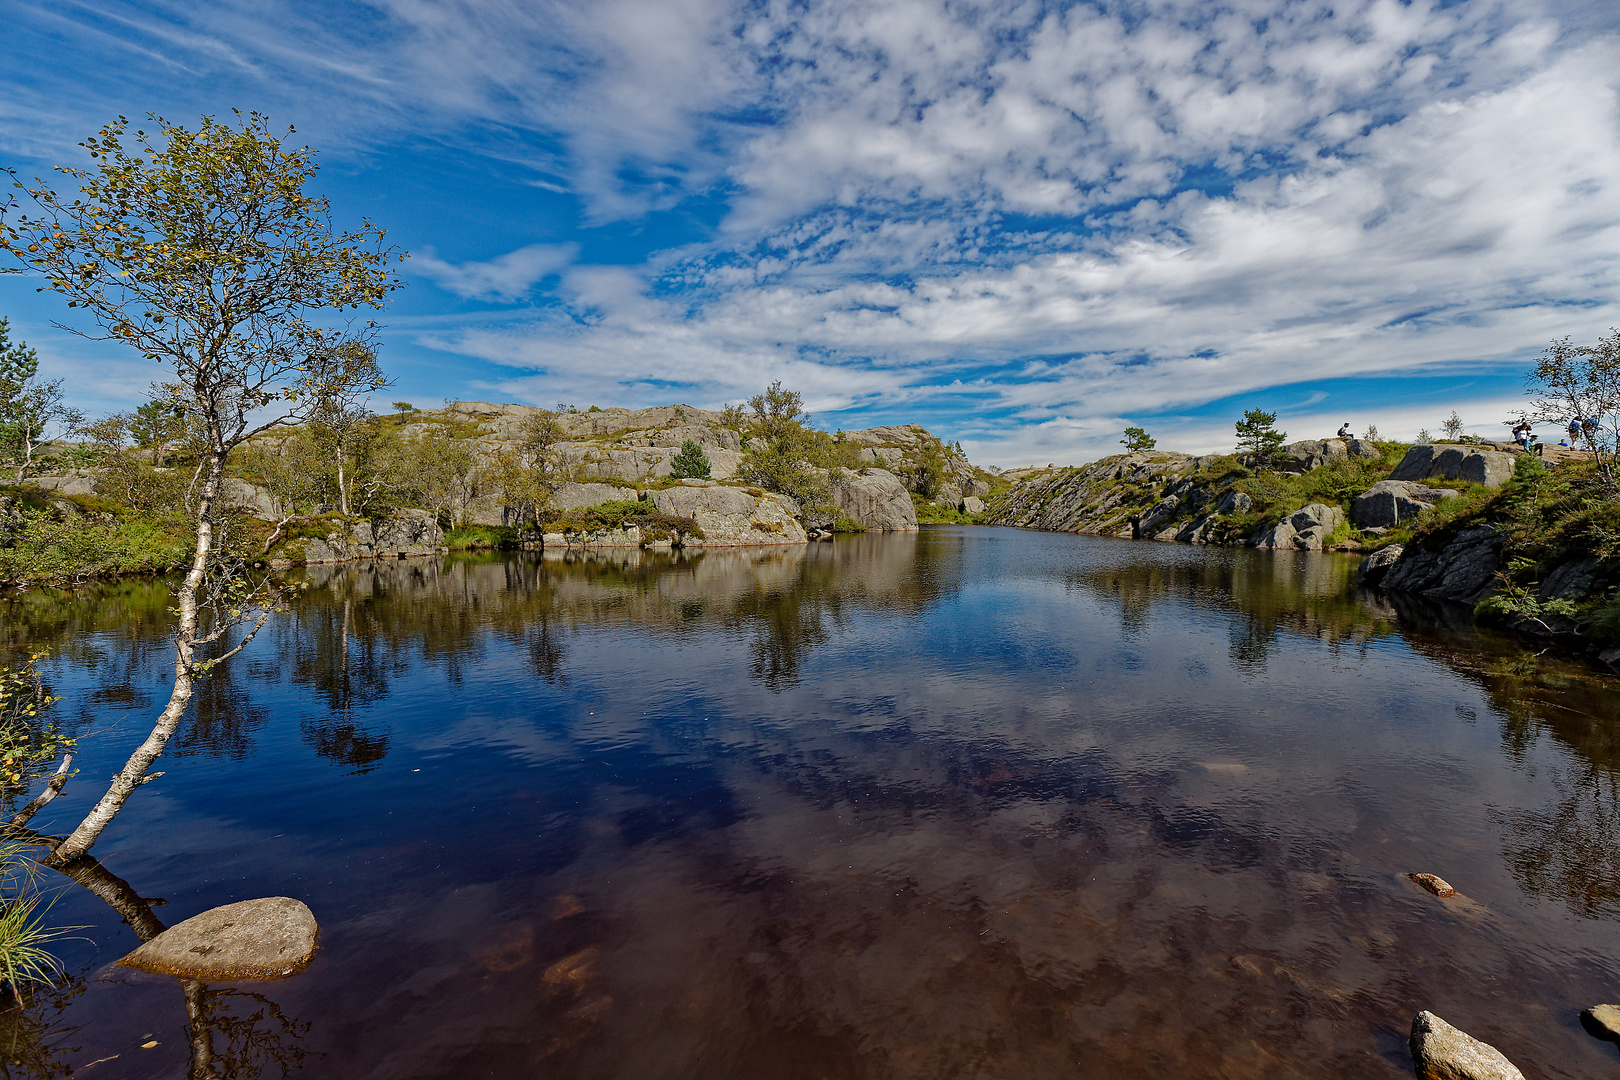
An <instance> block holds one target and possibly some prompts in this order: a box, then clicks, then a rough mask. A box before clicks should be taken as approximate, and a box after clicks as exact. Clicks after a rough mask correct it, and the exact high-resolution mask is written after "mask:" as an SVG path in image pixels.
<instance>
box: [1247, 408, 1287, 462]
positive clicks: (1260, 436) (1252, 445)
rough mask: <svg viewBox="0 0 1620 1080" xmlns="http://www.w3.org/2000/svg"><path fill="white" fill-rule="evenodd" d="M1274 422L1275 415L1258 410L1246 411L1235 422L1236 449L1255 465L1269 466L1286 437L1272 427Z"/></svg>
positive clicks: (1275, 420) (1275, 419)
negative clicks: (1247, 456) (1240, 418)
mask: <svg viewBox="0 0 1620 1080" xmlns="http://www.w3.org/2000/svg"><path fill="white" fill-rule="evenodd" d="M1276 422H1277V414H1276V413H1274V412H1264V411H1262V410H1260V409H1250V410H1248V411H1247V412H1245V413H1244V414H1243V419H1242V420H1239V421H1238V422H1237V436H1238V449H1239V450H1240V451H1242V452H1244V453H1246V454H1248V455H1249V457H1250V458H1251V459H1252V460H1253V462H1254V464H1256V465H1269V464H1271V459H1272V457H1273V456H1275V455H1276V453H1277V448H1278V447H1280V446H1282V444H1283V440H1284V439H1286V438H1287V437H1288V436H1287V435H1286V434H1284V433H1283V432H1281V431H1278V430H1277V429H1276V428H1275V427H1273V426H1272V425H1273V424H1275V423H1276Z"/></svg>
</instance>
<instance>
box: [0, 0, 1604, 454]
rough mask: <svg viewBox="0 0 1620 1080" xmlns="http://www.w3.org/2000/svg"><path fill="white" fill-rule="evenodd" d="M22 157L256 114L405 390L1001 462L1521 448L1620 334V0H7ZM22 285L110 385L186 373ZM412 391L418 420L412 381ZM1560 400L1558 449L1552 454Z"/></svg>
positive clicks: (90, 402)
mask: <svg viewBox="0 0 1620 1080" xmlns="http://www.w3.org/2000/svg"><path fill="white" fill-rule="evenodd" d="M0 23H3V24H4V26H5V37H6V41H7V48H6V53H7V63H6V65H5V67H4V68H3V69H0V164H4V165H5V166H7V167H9V168H11V169H13V170H14V171H15V172H16V173H17V174H18V175H19V176H20V177H22V178H24V179H32V178H33V177H35V176H47V175H49V171H50V170H51V168H52V167H53V166H57V165H83V164H85V163H86V161H87V159H86V156H85V153H84V151H83V150H82V149H81V148H80V147H79V146H78V145H77V144H78V143H79V142H80V141H81V140H82V139H84V138H85V137H86V136H88V135H91V134H92V133H94V132H95V131H97V130H98V129H99V128H100V127H101V126H102V125H103V124H105V123H107V122H108V121H110V120H112V119H113V118H115V117H117V116H119V115H125V116H129V117H131V118H132V119H134V120H139V119H141V118H143V117H145V116H147V115H148V114H159V115H162V116H164V117H166V118H168V119H169V120H171V121H175V122H180V123H189V124H195V122H196V121H197V119H198V118H199V117H200V116H202V115H204V114H211V115H220V114H225V115H228V114H229V111H230V110H231V109H233V108H234V109H241V110H243V111H249V110H258V111H260V112H263V113H266V114H268V115H269V116H270V118H271V119H272V121H273V122H275V123H276V124H278V125H283V126H292V127H294V128H295V129H296V135H295V136H294V137H293V138H294V139H295V140H296V141H297V142H299V143H302V144H307V145H309V146H311V147H313V148H315V149H316V150H317V151H318V152H319V161H320V164H321V172H320V174H319V176H318V177H317V180H316V181H315V184H314V188H315V189H316V190H318V191H320V192H321V193H323V194H326V195H328V196H329V197H330V198H331V200H332V203H333V206H334V209H335V211H336V213H337V216H338V219H339V221H340V223H342V224H345V225H351V224H357V223H358V222H359V221H360V220H361V219H362V218H367V217H369V218H370V219H372V220H373V221H375V222H376V223H378V224H379V225H381V226H383V227H385V228H387V229H388V230H389V233H388V237H389V240H390V241H392V242H393V243H396V244H398V245H399V246H401V247H403V248H405V249H406V250H408V251H409V252H410V255H411V257H410V259H409V260H408V261H407V263H406V264H405V265H404V267H403V273H404V276H405V279H406V282H407V287H406V288H404V289H403V290H401V291H400V292H399V293H398V294H396V298H395V300H394V301H393V303H392V304H391V305H390V306H389V308H388V309H387V311H386V312H385V313H384V315H383V316H382V317H381V318H382V321H383V322H384V323H385V324H386V326H387V329H386V330H385V332H384V336H383V346H382V352H381V356H382V360H383V363H384V365H385V367H386V368H387V369H388V370H389V371H390V373H392V374H393V375H394V376H396V377H397V379H398V385H397V386H396V387H395V388H394V389H393V390H392V391H391V392H390V394H389V395H388V397H389V398H390V400H406V401H411V402H413V403H415V404H416V405H417V406H418V407H427V406H434V405H437V404H439V403H441V402H443V401H447V400H486V401H488V400H494V401H520V402H525V403H529V404H537V405H545V406H555V405H557V404H571V405H575V406H578V407H580V408H585V407H587V406H589V405H592V404H594V405H600V406H603V407H608V406H628V407H639V406H647V405H654V404H666V403H670V402H677V401H678V402H683V403H687V404H691V405H696V406H700V407H710V408H713V407H718V406H720V405H721V404H723V403H726V402H736V401H741V400H744V399H746V398H747V397H749V396H751V395H752V394H755V393H757V392H759V391H760V390H761V389H763V388H764V386H765V385H766V384H767V383H769V382H771V381H773V380H778V379H779V380H781V381H782V383H783V384H784V385H785V386H787V387H789V388H793V389H797V390H799V391H800V392H801V393H803V395H804V397H805V401H806V404H807V406H808V407H809V409H810V410H811V412H812V413H813V414H814V416H815V422H816V423H817V424H818V426H824V427H826V428H828V429H834V428H859V427H867V426H871V425H874V424H880V423H910V422H917V423H923V424H926V425H927V426H928V427H929V428H930V429H931V430H933V431H934V432H935V433H936V434H938V435H940V436H941V437H943V438H945V439H947V440H960V441H961V442H962V444H963V446H964V448H965V449H966V450H967V452H968V455H969V457H970V458H972V459H973V460H974V461H975V462H976V463H979V464H982V465H991V464H993V465H999V466H1003V467H1012V466H1017V465H1028V464H1046V463H1048V462H1056V463H1059V464H1077V463H1080V462H1084V461H1088V460H1091V459H1094V458H1096V457H1100V456H1102V455H1104V454H1108V453H1114V452H1118V449H1119V447H1118V439H1119V437H1120V433H1121V431H1122V429H1123V428H1124V427H1126V426H1127V425H1140V426H1142V427H1145V428H1146V429H1147V430H1148V431H1149V432H1150V433H1152V434H1153V435H1154V436H1156V437H1157V438H1158V440H1159V445H1160V447H1161V448H1173V449H1181V450H1186V451H1190V452H1208V451H1215V450H1226V449H1230V448H1231V447H1232V445H1233V442H1234V435H1233V427H1232V424H1233V422H1234V421H1235V420H1236V419H1237V418H1238V417H1239V416H1241V414H1242V413H1243V412H1244V411H1245V410H1246V409H1251V408H1261V409H1265V410H1268V411H1274V412H1276V413H1277V414H1278V417H1279V419H1278V423H1277V426H1278V427H1280V428H1282V429H1283V430H1284V431H1286V432H1287V433H1288V435H1289V438H1290V439H1294V438H1308V437H1318V438H1320V437H1326V436H1329V435H1331V434H1332V433H1333V432H1334V431H1335V430H1337V428H1338V426H1339V424H1340V423H1342V422H1344V421H1349V422H1350V423H1351V425H1352V427H1354V428H1355V429H1356V430H1357V431H1358V432H1360V431H1363V430H1365V428H1366V427H1367V426H1368V425H1376V427H1377V429H1378V431H1379V432H1380V433H1381V435H1382V436H1383V437H1386V438H1407V439H1409V438H1413V437H1415V436H1416V434H1417V432H1418V431H1419V429H1421V428H1427V429H1429V430H1430V431H1433V432H1436V433H1438V431H1439V429H1440V422H1441V421H1442V420H1443V419H1444V418H1445V417H1446V416H1447V415H1449V414H1450V413H1451V412H1452V411H1453V410H1455V411H1456V412H1457V413H1458V414H1459V416H1461V417H1462V419H1463V420H1464V422H1465V423H1466V425H1467V428H1468V430H1470V431H1473V432H1475V433H1477V434H1482V435H1490V436H1493V437H1504V435H1505V433H1506V431H1507V428H1506V426H1505V425H1504V424H1503V423H1502V422H1503V421H1504V420H1506V419H1508V418H1509V417H1510V415H1512V413H1513V410H1515V409H1516V408H1519V407H1522V403H1523V402H1524V399H1525V376H1526V373H1527V371H1528V369H1529V367H1530V366H1531V364H1532V363H1533V360H1534V358H1535V356H1536V355H1537V354H1538V353H1539V352H1540V351H1541V350H1542V349H1543V348H1544V347H1545V346H1546V345H1547V344H1548V343H1549V342H1550V341H1551V340H1553V339H1555V338H1560V337H1563V336H1565V335H1569V336H1570V337H1572V338H1573V339H1575V340H1576V341H1577V342H1590V341H1594V340H1595V339H1596V338H1597V337H1598V335H1600V334H1602V333H1604V332H1605V331H1606V330H1607V329H1608V328H1610V327H1612V326H1616V325H1620V300H1617V285H1620V107H1617V91H1620V6H1616V5H1614V4H1613V3H1612V2H1610V0H1595V2H1583V0H1566V2H1562V3H1551V2H1545V3H1543V2H1537V0H1514V2H1500V0H1463V2H1457V3H1446V2H1425V0H1413V2H1409V3H1402V2H1399V0H1331V2H1330V0H1140V2H1111V0H1103V2H1090V3H1037V2H1024V0H999V2H995V3H977V2H973V0H943V2H942V0H860V2H856V0H793V2H784V0H749V2H728V0H590V2H585V0H572V2H567V3H562V2H555V0H436V2H435V0H376V2H373V3H354V2H346V0H325V2H321V3H314V2H304V3H292V2H285V0H242V2H234V0H229V2H228V0H185V2H174V3H162V2H147V3H124V2H119V0H102V2H98V3H95V4H87V3H76V2H74V0H6V2H5V5H4V9H3V12H0ZM38 286H39V283H38V282H37V281H34V280H30V279H26V278H21V277H17V276H6V277H0V314H4V315H7V316H9V317H10V319H11V323H12V327H13V336H14V337H18V336H20V337H22V338H24V339H26V340H27V341H28V342H29V344H31V345H33V346H35V347H36V348H37V349H38V350H39V352H40V354H41V357H42V368H43V370H44V372H45V373H46V374H47V375H50V376H51V377H61V378H63V379H65V380H66V385H67V388H68V390H69V392H70V394H71V395H72V396H73V399H74V401H75V402H76V403H77V404H79V405H80V406H82V407H84V408H85V409H86V410H88V411H90V412H92V413H95V412H110V411H114V410H118V409H124V408H129V407H131V406H132V405H134V404H136V403H138V402H139V401H140V400H142V399H143V397H144V392H145V389H146V387H147V386H148V384H149V383H150V382H152V381H153V380H154V379H157V378H159V377H161V375H162V372H161V370H159V369H157V368H156V367H154V366H153V365H150V364H149V363H147V362H145V361H143V360H141V359H140V358H139V357H136V356H134V355H133V354H132V353H128V350H127V349H124V348H122V347H120V346H117V345H114V344H111V343H106V342H96V341H89V340H85V339H84V338H82V337H78V336H75V335H73V334H71V333H69V332H67V331H65V330H63V329H60V328H58V327H57V326H56V325H54V324H55V323H57V322H61V323H66V324H68V325H69V326H73V327H79V328H83V323H82V321H81V320H76V316H78V314H79V313H78V312H76V311H69V310H68V309H67V307H66V305H65V303H64V302H63V301H61V300H60V299H59V298H57V297H55V296H54V295H52V294H49V293H40V292H38V291H36V290H37V289H38ZM378 405H379V407H382V408H386V403H382V402H379V403H378ZM1551 433H1552V432H1551V428H1550V426H1549V434H1551Z"/></svg>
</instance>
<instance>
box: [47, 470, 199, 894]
mask: <svg viewBox="0 0 1620 1080" xmlns="http://www.w3.org/2000/svg"><path fill="white" fill-rule="evenodd" d="M224 477H225V452H224V451H223V450H222V449H215V450H213V451H211V452H210V453H209V460H208V479H207V480H206V481H204V483H203V487H202V493H201V495H200V497H199V498H198V501H197V550H196V552H195V554H193V555H192V558H191V568H190V569H189V570H187V571H186V576H185V580H184V581H182V582H181V585H180V591H179V596H178V597H177V607H178V609H179V613H180V621H179V625H178V627H177V628H176V629H175V635H174V645H175V658H174V689H173V690H171V691H170V692H169V704H168V706H167V707H166V708H165V709H164V710H163V714H162V715H161V716H159V717H158V721H157V723H156V724H155V725H153V727H152V732H151V734H149V735H147V737H146V741H145V742H143V743H141V745H140V746H137V747H136V748H135V752H134V753H132V754H130V756H129V760H128V761H126V762H125V763H124V767H123V768H122V769H119V770H118V771H117V772H116V773H114V774H113V778H112V783H111V784H109V785H108V787H107V793H106V794H105V795H103V796H102V797H101V801H100V802H98V803H96V805H95V807H94V809H92V810H91V811H90V813H88V814H86V815H85V818H84V820H83V821H81V822H79V827H78V828H76V829H74V830H73V832H72V833H70V834H69V835H68V838H67V839H66V840H63V841H62V842H61V843H60V844H58V845H57V847H56V850H54V851H52V852H51V854H50V856H49V858H47V859H46V860H45V861H46V862H48V863H50V864H51V865H53V866H61V865H62V864H64V863H67V862H69V861H71V860H73V859H76V858H78V857H79V856H80V855H83V854H84V853H85V852H87V851H89V850H90V847H91V845H92V844H94V843H95V842H96V840H97V838H98V837H100V836H101V832H102V830H103V829H105V828H106V827H107V826H108V824H109V823H111V821H112V819H113V818H114V817H115V816H116V815H117V814H118V811H119V810H121V809H123V806H124V803H125V802H127V801H128V800H129V797H130V795H132V794H134V792H135V789H136V788H138V787H140V786H141V785H142V784H144V783H146V780H147V776H146V770H147V769H149V768H151V767H152V763H153V762H154V761H156V760H157V759H158V758H159V757H161V756H162V754H163V749H164V747H166V746H167V745H168V744H169V739H170V738H171V737H172V736H173V735H174V733H175V731H176V730H177V729H178V728H179V727H180V720H181V718H182V717H184V716H185V713H186V706H187V705H189V704H191V694H192V690H193V675H192V658H193V654H194V652H195V649H196V643H197V637H198V634H197V608H198V605H197V592H198V590H199V589H201V588H202V584H203V579H204V578H205V577H207V574H208V561H209V558H210V556H211V555H212V553H213V546H214V524H213V521H212V520H211V516H212V514H213V509H214V503H215V501H216V500H217V499H218V498H219V490H220V487H221V485H222V482H223V480H224Z"/></svg>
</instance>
